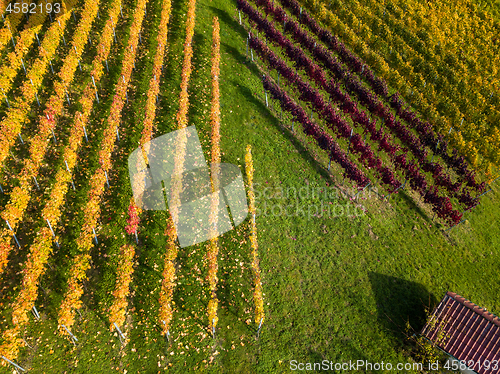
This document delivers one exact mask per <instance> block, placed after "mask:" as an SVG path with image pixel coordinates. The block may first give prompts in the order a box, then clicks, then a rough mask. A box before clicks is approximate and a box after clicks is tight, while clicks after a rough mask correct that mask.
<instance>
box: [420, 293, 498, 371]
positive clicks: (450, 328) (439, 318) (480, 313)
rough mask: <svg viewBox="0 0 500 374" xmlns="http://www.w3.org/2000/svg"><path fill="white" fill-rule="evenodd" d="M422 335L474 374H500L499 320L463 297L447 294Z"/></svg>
mask: <svg viewBox="0 0 500 374" xmlns="http://www.w3.org/2000/svg"><path fill="white" fill-rule="evenodd" d="M440 331H442V333H441V334H440ZM422 335H423V336H425V337H426V338H427V339H429V340H430V341H432V342H434V343H437V346H438V347H439V348H441V349H442V350H443V351H445V352H447V353H449V354H450V355H452V356H453V357H455V358H457V359H458V360H463V361H465V362H466V363H467V364H468V366H469V368H471V369H473V370H474V371H476V372H477V373H479V374H500V318H498V317H497V316H495V315H494V314H492V313H490V312H488V311H487V310H486V309H483V308H480V307H479V306H477V305H476V304H474V303H472V302H470V301H469V300H467V299H465V298H463V297H462V296H460V295H457V294H456V293H454V292H447V293H446V295H445V297H444V298H443V300H441V302H440V303H439V305H438V306H437V308H436V309H435V310H434V313H433V314H432V316H431V318H430V320H429V322H428V323H427V324H426V325H425V326H424V328H423V329H422ZM440 335H441V337H443V336H444V338H441V339H440V338H439V336H440ZM495 360H497V363H498V365H496V370H495V362H494V361H495ZM488 361H489V363H490V364H491V365H485V364H484V363H485V362H488ZM469 362H470V365H469ZM472 363H473V364H474V365H472ZM488 366H489V369H488Z"/></svg>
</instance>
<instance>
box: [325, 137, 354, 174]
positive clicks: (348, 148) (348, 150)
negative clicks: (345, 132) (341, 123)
mask: <svg viewBox="0 0 500 374" xmlns="http://www.w3.org/2000/svg"><path fill="white" fill-rule="evenodd" d="M353 131H354V129H351V135H350V136H349V145H348V147H347V156H346V159H348V158H349V153H350V152H351V139H352V133H353ZM330 162H331V159H330ZM328 170H330V165H328ZM344 181H345V173H344V176H343V178H342V183H344Z"/></svg>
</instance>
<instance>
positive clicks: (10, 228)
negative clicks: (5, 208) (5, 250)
mask: <svg viewBox="0 0 500 374" xmlns="http://www.w3.org/2000/svg"><path fill="white" fill-rule="evenodd" d="M5 222H6V223H7V226H8V227H9V230H10V231H12V235H13V236H14V240H15V241H16V244H17V246H18V247H19V248H21V244H19V242H18V241H17V237H16V234H15V233H14V230H12V227H11V226H10V223H9V221H7V220H5Z"/></svg>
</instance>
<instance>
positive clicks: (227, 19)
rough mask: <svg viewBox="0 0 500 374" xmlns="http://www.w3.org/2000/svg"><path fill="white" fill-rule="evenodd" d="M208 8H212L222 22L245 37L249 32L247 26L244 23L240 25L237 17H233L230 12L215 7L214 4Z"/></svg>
mask: <svg viewBox="0 0 500 374" xmlns="http://www.w3.org/2000/svg"><path fill="white" fill-rule="evenodd" d="M208 9H210V11H211V12H212V13H213V14H215V15H217V18H219V21H220V23H224V24H225V25H226V26H227V27H228V28H229V29H231V30H232V31H234V32H237V33H238V34H240V36H241V37H242V38H243V39H245V38H246V36H247V32H246V31H245V28H244V27H243V26H242V25H240V24H239V23H238V22H237V21H236V20H235V19H233V18H232V17H231V16H230V15H229V14H228V12H226V11H224V10H221V9H219V8H215V7H213V6H209V7H208ZM221 32H222V30H221Z"/></svg>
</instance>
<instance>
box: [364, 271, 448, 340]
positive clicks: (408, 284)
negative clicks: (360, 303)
mask: <svg viewBox="0 0 500 374" xmlns="http://www.w3.org/2000/svg"><path fill="white" fill-rule="evenodd" d="M368 277H369V278H370V283H371V285H372V289H373V293H374V294H375V299H376V302H377V310H378V319H379V321H380V323H381V325H382V326H383V327H384V328H385V329H386V330H389V331H391V332H392V333H393V337H394V339H395V340H396V344H397V346H398V347H401V346H402V344H403V343H404V342H405V340H406V335H405V326H406V323H407V322H409V324H410V326H411V327H412V330H413V331H420V330H422V328H423V327H424V325H425V323H426V320H427V312H426V309H427V310H430V311H432V310H433V309H434V308H435V307H436V305H437V304H438V300H437V299H436V297H435V296H434V295H433V294H432V293H430V292H429V291H427V289H426V288H425V287H424V286H423V285H421V284H420V283H416V282H412V281H407V280H404V279H400V278H396V277H392V276H389V275H384V274H378V273H373V272H370V273H369V274H368Z"/></svg>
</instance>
